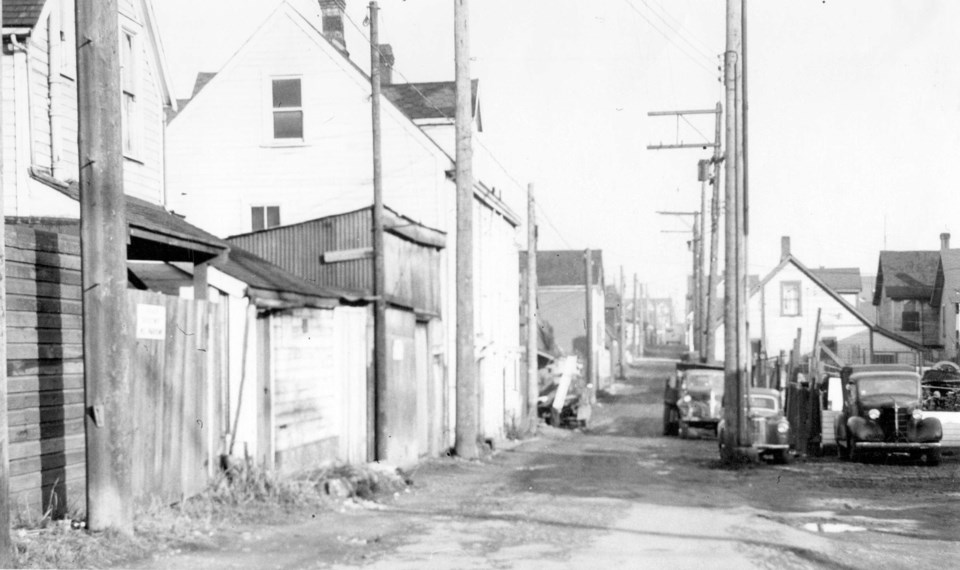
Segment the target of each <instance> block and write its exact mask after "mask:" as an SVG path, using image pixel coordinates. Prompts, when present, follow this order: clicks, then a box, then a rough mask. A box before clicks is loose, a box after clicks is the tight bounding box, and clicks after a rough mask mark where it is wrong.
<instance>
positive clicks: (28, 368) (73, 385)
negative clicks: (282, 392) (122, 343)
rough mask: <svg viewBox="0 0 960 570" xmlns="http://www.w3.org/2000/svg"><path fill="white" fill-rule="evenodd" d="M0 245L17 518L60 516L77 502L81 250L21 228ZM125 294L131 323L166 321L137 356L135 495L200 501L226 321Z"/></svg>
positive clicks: (215, 439)
mask: <svg viewBox="0 0 960 570" xmlns="http://www.w3.org/2000/svg"><path fill="white" fill-rule="evenodd" d="M5 237H6V254H7V263H6V271H7V299H6V307H7V377H8V380H7V382H8V390H9V399H8V403H7V407H8V412H9V423H8V428H9V435H10V493H11V499H12V500H11V503H12V505H13V508H14V509H16V512H17V514H19V515H20V516H21V517H31V516H32V517H35V516H37V515H38V514H39V513H42V512H44V511H46V510H47V509H50V510H51V511H52V514H53V515H62V514H64V513H66V512H67V510H68V509H71V510H72V509H80V510H82V508H83V506H84V501H85V493H84V484H85V464H84V457H85V439H84V437H85V436H84V389H83V382H84V377H83V331H82V328H83V318H82V304H81V279H80V241H79V239H78V238H76V237H74V236H68V235H62V234H57V233H52V232H44V231H37V230H32V229H27V228H20V227H8V228H7V231H6V236H5ZM128 293H129V295H128V309H129V310H130V311H131V315H132V316H133V317H134V319H136V317H137V314H138V306H140V305H151V306H154V307H157V308H158V309H157V310H159V311H160V312H159V313H158V312H157V310H154V315H162V316H161V317H160V323H161V324H160V333H159V334H160V335H161V336H162V339H158V340H149V339H136V340H135V345H134V348H133V351H134V352H133V363H132V367H131V368H132V389H133V395H132V400H131V401H132V403H133V405H134V407H135V408H134V418H135V433H134V450H135V452H134V469H133V476H134V490H135V493H136V495H137V497H148V496H158V497H160V498H162V499H164V500H167V501H170V502H172V501H176V500H179V499H180V498H182V497H183V496H189V495H191V494H194V493H196V492H197V491H199V490H201V489H202V488H203V486H204V484H205V483H206V481H207V479H208V475H209V474H211V473H212V470H213V469H214V468H215V467H216V459H217V455H218V453H219V451H220V448H219V438H220V434H221V433H222V431H223V430H222V429H221V425H222V423H221V418H222V416H223V411H222V406H221V403H222V397H223V391H222V388H221V386H222V385H223V379H224V376H223V369H224V366H223V364H222V363H223V360H224V359H223V356H224V354H223V353H224V347H225V344H224V343H223V342H222V335H223V334H225V332H224V331H225V328H224V326H223V324H224V322H225V317H224V314H225V313H224V311H223V310H222V307H221V306H219V305H216V304H208V303H206V302H202V301H190V300H185V299H178V298H175V297H166V296H164V295H160V294H156V293H147V292H143V291H132V290H131V291H129V292H128ZM118 309H119V307H118ZM149 312H150V311H149V310H148V311H147V312H146V313H149ZM146 313H143V311H141V314H146ZM138 324H144V323H137V322H136V320H134V321H133V322H132V325H133V326H132V329H133V330H132V331H131V335H132V336H135V333H136V332H137V330H138V326H137V325H138ZM141 332H142V330H141ZM131 341H132V342H134V340H133V339H131Z"/></svg>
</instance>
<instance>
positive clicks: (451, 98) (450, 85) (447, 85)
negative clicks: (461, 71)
mask: <svg viewBox="0 0 960 570" xmlns="http://www.w3.org/2000/svg"><path fill="white" fill-rule="evenodd" d="M470 86H471V91H472V94H471V100H470V106H471V107H472V108H473V112H474V113H476V109H477V88H478V87H479V83H478V80H477V79H474V80H472V81H471V82H470ZM382 91H383V95H384V96H385V97H386V98H387V99H388V100H389V101H390V102H391V103H393V104H394V105H396V106H397V107H399V108H400V110H401V111H403V113H404V114H405V115H406V116H407V117H409V118H410V119H412V120H414V121H416V120H419V119H451V120H453V118H454V117H455V115H456V112H457V111H456V110H457V90H456V83H455V82H453V81H436V82H432V83H393V84H390V85H384V86H383V88H382Z"/></svg>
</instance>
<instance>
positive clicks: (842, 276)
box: [810, 267, 863, 306]
mask: <svg viewBox="0 0 960 570" xmlns="http://www.w3.org/2000/svg"><path fill="white" fill-rule="evenodd" d="M810 272H811V273H813V274H814V275H816V276H817V277H818V278H819V279H820V280H821V281H823V283H824V285H826V286H827V287H829V288H831V289H833V290H834V291H836V292H837V293H838V294H839V295H840V296H841V297H843V299H844V300H845V301H846V302H848V303H850V304H851V305H853V306H856V305H857V299H858V297H859V296H860V291H861V290H862V289H863V283H862V282H861V280H860V268H859V267H820V268H819V269H811V270H810Z"/></svg>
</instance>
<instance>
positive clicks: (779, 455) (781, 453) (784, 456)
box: [773, 449, 793, 465]
mask: <svg viewBox="0 0 960 570" xmlns="http://www.w3.org/2000/svg"><path fill="white" fill-rule="evenodd" d="M791 459H793V458H792V457H791V455H790V450H789V449H778V450H777V451H776V452H775V453H774V454H773V462H774V463H776V464H778V465H787V464H788V463H790V460H791Z"/></svg>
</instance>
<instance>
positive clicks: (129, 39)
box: [120, 32, 137, 93]
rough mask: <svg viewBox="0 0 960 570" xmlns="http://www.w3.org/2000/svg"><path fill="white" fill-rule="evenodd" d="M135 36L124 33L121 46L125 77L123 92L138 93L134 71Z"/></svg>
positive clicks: (122, 66)
mask: <svg viewBox="0 0 960 570" xmlns="http://www.w3.org/2000/svg"><path fill="white" fill-rule="evenodd" d="M133 46H134V41H133V35H131V34H128V33H126V32H124V33H123V34H122V38H121V46H120V70H121V74H122V76H123V91H124V92H126V93H136V91H137V90H136V85H135V82H136V70H135V69H134V63H133V62H134V50H133Z"/></svg>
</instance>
